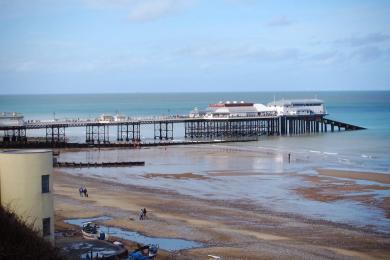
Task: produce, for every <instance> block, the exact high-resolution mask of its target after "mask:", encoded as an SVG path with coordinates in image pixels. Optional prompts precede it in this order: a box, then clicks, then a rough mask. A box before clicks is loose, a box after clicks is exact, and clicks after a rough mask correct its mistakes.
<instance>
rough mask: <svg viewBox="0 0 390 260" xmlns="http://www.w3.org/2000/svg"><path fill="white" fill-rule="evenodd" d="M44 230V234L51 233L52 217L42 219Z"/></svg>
mask: <svg viewBox="0 0 390 260" xmlns="http://www.w3.org/2000/svg"><path fill="white" fill-rule="evenodd" d="M42 231H43V236H49V235H50V218H44V219H42Z"/></svg>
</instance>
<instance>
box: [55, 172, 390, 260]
mask: <svg viewBox="0 0 390 260" xmlns="http://www.w3.org/2000/svg"><path fill="white" fill-rule="evenodd" d="M214 174H215V173H214ZM219 174H221V175H223V173H219ZM345 174H348V173H346V172H344V173H343V174H342V175H340V173H335V172H333V173H332V171H326V172H325V174H324V172H322V173H321V172H320V173H319V175H318V176H317V177H318V178H317V179H315V177H316V176H314V177H312V176H307V177H308V178H310V177H312V179H311V180H310V179H306V181H307V182H309V183H311V185H312V186H309V187H306V188H310V189H311V190H310V192H306V193H305V192H303V191H300V190H298V189H297V190H296V192H297V194H298V195H300V196H302V197H303V198H304V197H307V196H309V195H308V194H310V199H312V200H324V201H327V200H326V199H324V198H323V197H321V196H323V192H324V190H325V189H326V187H328V188H330V187H332V185H334V186H337V187H338V186H339V187H340V188H339V189H338V190H336V191H335V192H336V193H340V194H343V193H346V192H347V191H346V190H345V188H342V186H343V185H339V184H340V183H338V182H337V181H338V180H337V178H336V177H340V178H345V177H346V175H345ZM226 175H227V176H229V175H230V174H228V173H227V174H226ZM332 175H337V176H332ZM353 175H355V176H356V174H353V173H351V176H353ZM168 176H169V175H168ZM200 176H203V175H200ZM358 176H359V178H362V176H361V175H358ZM176 177H177V178H179V179H183V178H184V179H189V180H191V181H202V180H199V176H195V174H192V173H184V174H182V175H179V176H176ZM382 177H383V176H382ZM382 177H381V178H382ZM385 177H386V176H385ZM148 178H161V176H159V175H151V176H146V179H148ZM171 178H173V176H169V177H168V178H167V179H168V180H171ZM201 178H205V177H201ZM370 178H371V177H370ZM381 178H380V180H382V179H381ZM351 179H353V177H351ZM385 180H386V179H385ZM343 181H344V182H346V181H345V180H343ZM347 181H348V180H347ZM382 181H383V180H382ZM332 183H334V184H332ZM81 184H85V185H86V186H87V187H88V191H89V194H90V196H89V197H88V198H83V197H80V196H79V193H78V187H79V186H80V185H81ZM347 184H348V183H347ZM350 184H351V185H357V184H356V183H354V182H353V181H351V183H350ZM324 185H328V186H326V187H325V186H324ZM357 186H361V185H357ZM357 186H356V187H353V186H351V190H353V191H357V190H359V191H361V189H375V188H378V189H382V188H386V189H387V187H382V186H380V185H379V186H378V185H376V186H377V187H375V185H371V186H370V185H366V186H367V187H357ZM54 190H55V191H54V192H55V209H56V227H57V229H69V228H72V227H70V226H69V225H66V224H64V223H63V220H64V219H67V218H82V217H92V216H102V215H107V216H112V217H113V220H110V221H108V222H106V223H107V224H108V225H111V226H118V227H122V228H127V229H130V230H133V231H138V232H141V233H143V234H145V235H150V236H161V237H171V238H183V239H188V240H193V241H198V242H201V243H204V244H205V247H204V248H197V249H189V250H183V251H180V252H175V253H169V252H161V254H160V258H159V259H171V258H172V257H173V256H174V257H175V258H174V259H207V255H208V254H212V255H218V256H222V259H274V258H282V259H287V258H288V259H303V258H305V259H330V258H331V259H335V258H336V259H355V258H361V259H389V257H390V235H388V234H382V233H377V232H375V231H373V230H370V229H369V228H358V227H354V226H351V225H347V224H340V223H335V222H330V221H326V220H321V219H314V218H309V217H305V216H304V215H299V214H291V213H280V212H275V211H272V210H270V209H269V208H264V207H261V206H259V205H258V204H253V203H252V202H251V201H248V200H221V199H219V200H213V199H207V198H198V197H195V196H190V195H183V194H179V193H176V192H173V191H171V190H167V189H163V188H146V187H145V186H140V185H131V184H121V183H118V182H111V181H110V180H102V179H99V178H90V177H85V176H77V175H70V174H68V173H66V172H63V171H61V170H56V172H55V173H54ZM332 199H334V200H338V199H345V198H344V197H336V198H332ZM362 203H371V202H370V201H369V200H365V202H362ZM383 203H384V206H386V207H388V204H389V201H388V198H385V199H384V200H383ZM384 206H383V207H384ZM143 207H146V208H147V209H148V212H149V213H148V215H149V217H148V219H147V220H145V221H139V220H138V213H139V210H140V209H141V208H143ZM73 228H74V227H73ZM127 244H128V245H129V246H130V247H132V246H133V247H134V243H127ZM130 250H131V248H130Z"/></svg>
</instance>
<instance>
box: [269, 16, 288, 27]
mask: <svg viewBox="0 0 390 260" xmlns="http://www.w3.org/2000/svg"><path fill="white" fill-rule="evenodd" d="M292 24H293V21H292V20H290V19H289V18H288V17H286V16H279V17H275V18H273V19H272V20H271V21H270V22H268V26H275V27H283V26H290V25H292Z"/></svg>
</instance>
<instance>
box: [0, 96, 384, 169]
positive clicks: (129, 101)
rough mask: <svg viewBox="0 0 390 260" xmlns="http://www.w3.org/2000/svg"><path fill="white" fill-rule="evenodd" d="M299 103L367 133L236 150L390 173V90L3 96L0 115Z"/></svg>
mask: <svg viewBox="0 0 390 260" xmlns="http://www.w3.org/2000/svg"><path fill="white" fill-rule="evenodd" d="M297 98H299V99H301V98H319V99H322V100H323V101H324V102H325V105H326V108H327V112H328V114H329V115H328V116H327V117H328V118H330V119H334V120H338V121H342V122H346V123H350V124H354V125H359V126H363V127H365V128H367V130H363V131H350V132H334V133H329V132H328V133H324V134H315V135H303V136H295V137H262V138H260V139H259V141H257V142H250V143H241V144H236V145H237V146H248V147H250V146H256V147H260V148H264V149H265V150H277V151H281V152H288V153H291V152H294V153H299V154H300V155H302V156H305V155H307V156H314V157H315V158H317V159H318V160H319V163H321V162H327V163H332V160H333V161H334V162H335V164H334V165H333V167H334V168H348V169H356V170H363V171H376V172H384V173H388V172H390V91H323V92H318V91H316V92H314V91H313V92H307V91H304V92H209V93H117V94H61V95H0V112H1V111H4V112H21V113H23V114H24V116H25V120H54V119H56V120H61V119H85V118H96V117H98V116H99V115H101V114H102V113H108V114H112V115H114V114H116V113H120V114H124V115H127V116H131V117H144V116H148V117H149V116H164V115H187V114H188V113H189V112H190V111H191V110H193V109H194V108H198V109H200V110H202V109H205V108H206V107H207V106H208V104H211V103H217V102H219V101H227V100H230V101H248V102H255V103H263V104H267V103H269V102H272V101H274V100H280V99H297ZM183 128H184V127H183V126H179V127H178V128H176V129H175V135H174V138H175V139H176V140H182V139H184V130H183ZM41 131H42V132H39V130H35V131H34V130H32V131H30V132H31V133H28V134H29V135H32V136H43V135H44V134H45V133H44V132H43V131H44V130H41ZM84 131H85V129H81V128H78V129H77V128H76V129H69V130H67V133H66V134H67V138H69V140H70V141H78V142H82V141H83V140H84V138H85V137H84V136H85V134H84ZM1 134H2V133H0V135H1ZM115 135H116V130H115V129H111V130H110V139H111V140H115V139H116V136H115ZM152 136H153V130H152V129H151V127H150V126H149V127H146V128H145V129H141V137H142V138H143V139H150V138H152ZM316 156H317V157H316ZM324 158H325V159H326V160H323V159H324ZM327 166H329V165H327Z"/></svg>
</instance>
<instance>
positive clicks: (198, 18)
mask: <svg viewBox="0 0 390 260" xmlns="http://www.w3.org/2000/svg"><path fill="white" fill-rule="evenodd" d="M306 90H314V91H321V90H324V91H326V90H390V1H387V0H383V1H380V0H377V1H375V0H365V1H363V0H327V1H321V0H297V1H282V0H273V1H266V0H0V94H30V93H34V94H41V93H53V94H55V93H115V92H207V91H213V92H218V91H306Z"/></svg>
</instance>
